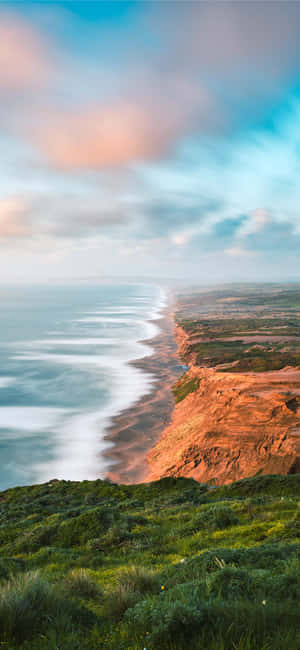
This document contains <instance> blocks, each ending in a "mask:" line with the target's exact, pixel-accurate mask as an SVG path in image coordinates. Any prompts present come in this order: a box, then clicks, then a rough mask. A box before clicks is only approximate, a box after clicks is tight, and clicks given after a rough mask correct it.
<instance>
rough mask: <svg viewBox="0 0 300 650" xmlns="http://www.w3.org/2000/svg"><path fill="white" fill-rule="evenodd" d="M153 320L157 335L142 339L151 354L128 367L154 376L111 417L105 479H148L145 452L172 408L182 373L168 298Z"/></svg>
mask: <svg viewBox="0 0 300 650" xmlns="http://www.w3.org/2000/svg"><path fill="white" fill-rule="evenodd" d="M148 322H152V321H148ZM153 323H155V325H157V326H158V328H159V332H158V334H157V335H156V336H154V337H153V338H152V339H147V340H144V341H141V342H142V343H146V344H147V345H150V346H151V347H152V348H153V353H152V354H151V355H149V356H147V357H143V358H142V359H136V360H133V361H131V362H130V365H131V366H134V367H135V368H139V369H141V370H143V371H145V372H147V373H149V374H151V375H153V377H154V378H155V381H154V383H153V386H152V388H151V391H150V392H149V393H147V394H146V395H144V396H142V397H141V398H140V399H139V400H138V401H137V402H136V403H135V404H134V405H133V406H131V407H129V408H128V409H125V410H124V411H122V413H120V414H119V415H117V416H116V417H114V418H113V421H112V424H111V425H110V427H109V429H108V430H107V432H106V435H105V440H106V441H109V442H112V443H113V446H112V447H111V448H110V449H108V450H107V451H106V452H105V454H104V455H105V457H106V459H107V460H109V461H111V464H110V467H109V469H108V471H107V473H106V476H105V478H108V479H110V480H111V481H113V482H114V483H123V484H130V483H141V482H143V481H145V480H147V475H148V474H149V471H150V468H149V466H148V463H147V455H148V453H149V451H151V449H152V448H153V447H154V446H155V444H156V443H157V442H158V440H159V438H160V436H161V434H162V433H163V431H164V429H165V428H166V427H167V426H168V424H169V423H170V420H171V417H172V413H173V409H174V397H173V392H172V386H173V384H174V383H175V381H176V380H177V379H179V377H181V375H182V374H183V372H184V366H183V364H182V361H181V359H180V358H179V352H178V346H177V342H176V339H175V335H174V330H175V323H174V320H173V312H172V306H171V305H170V301H169V304H167V305H166V306H165V307H164V308H163V310H162V315H161V317H159V318H157V319H155V320H154V321H153Z"/></svg>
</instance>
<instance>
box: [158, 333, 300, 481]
mask: <svg viewBox="0 0 300 650" xmlns="http://www.w3.org/2000/svg"><path fill="white" fill-rule="evenodd" d="M177 334H178V340H179V345H180V350H181V353H184V347H185V345H186V344H187V340H186V334H185V333H184V335H185V336H182V331H180V328H178V329H177ZM189 378H190V379H194V378H199V379H200V380H201V381H200V384H199V388H198V389H197V390H196V391H195V392H193V393H191V394H189V395H188V396H187V397H186V398H185V399H184V400H183V401H181V402H180V403H179V404H177V406H176V407H175V410H174V413H173V418H172V421H171V423H170V425H169V426H168V427H167V428H166V429H165V431H164V433H163V435H162V437H161V439H160V440H159V442H158V443H157V444H156V446H155V447H154V448H153V449H152V450H151V452H150V453H149V454H148V463H149V476H148V479H149V480H155V479H158V478H161V477H165V476H186V477H193V478H194V479H196V480H197V481H201V482H207V481H209V480H212V481H215V483H217V484H224V483H229V482H231V481H235V480H238V479H241V478H245V477H248V476H253V475H254V474H256V473H257V472H261V473H263V474H275V473H276V474H289V473H296V472H297V471H299V469H300V369H298V368H286V369H283V370H279V371H273V372H264V373H257V374H255V373H246V374H237V373H230V372H216V370H215V369H213V368H199V367H195V366H192V367H191V368H190V370H189Z"/></svg>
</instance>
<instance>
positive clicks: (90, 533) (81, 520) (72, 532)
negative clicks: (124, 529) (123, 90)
mask: <svg viewBox="0 0 300 650" xmlns="http://www.w3.org/2000/svg"><path fill="white" fill-rule="evenodd" d="M119 518H120V514H119V512H118V510H116V509H113V508H105V507H101V508H94V509H92V510H88V511H87V512H83V513H82V514H80V515H78V516H76V517H74V518H72V519H68V520H67V521H64V522H63V523H62V524H61V526H60V527H59V529H58V531H57V536H56V541H57V543H58V544H61V545H62V546H65V547H69V546H76V545H81V544H85V543H86V542H87V541H88V540H89V539H93V538H95V537H99V536H101V535H103V534H104V533H105V532H106V531H107V530H108V528H109V527H110V526H111V525H112V523H114V522H115V521H117V520H118V519H119Z"/></svg>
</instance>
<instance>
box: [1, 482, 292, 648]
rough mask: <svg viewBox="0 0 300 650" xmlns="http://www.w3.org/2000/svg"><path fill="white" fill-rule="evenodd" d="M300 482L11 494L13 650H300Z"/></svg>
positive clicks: (9, 640)
mask: <svg viewBox="0 0 300 650" xmlns="http://www.w3.org/2000/svg"><path fill="white" fill-rule="evenodd" d="M299 494H300V477H299V475H291V476H256V477H253V478H251V479H245V480H242V481H238V482H236V483H233V484H232V485H228V486H223V487H220V488H216V489H212V488H210V487H209V486H203V485H200V484H198V483H196V481H193V480H192V479H175V478H168V479H162V480H160V481H157V482H155V483H150V484H142V485H133V486H123V485H113V484H111V483H109V482H107V481H100V480H98V481H83V482H77V483H76V482H67V481H51V482H49V483H47V484H45V485H37V486H30V487H24V488H14V489H12V490H7V491H6V492H2V493H1V494H0V514H1V520H0V641H1V646H3V647H4V648H7V649H8V650H14V649H15V648H16V649H18V648H21V649H23V650H52V649H54V648H59V649H63V650H77V649H78V650H79V649H80V650H102V649H107V650H127V649H128V648H130V650H140V649H141V648H147V650H157V649H158V648H159V649H160V650H169V649H170V650H180V649H181V648H186V647H188V648H189V649H190V648H191V649H193V648H195V650H196V649H198V648H199V649H200V648H201V649H203V648H205V650H206V649H207V650H213V649H216V650H222V649H223V650H233V649H235V648H238V649H239V650H250V649H251V650H255V649H257V650H271V649H272V650H273V649H274V648H275V650H276V649H278V650H279V649H282V648H286V649H287V650H296V649H298V648H299V646H300V643H299V633H300V630H299V622H298V620H299V607H298V602H299V597H300V571H299V568H300V562H299V550H300V540H299V512H300V511H299V507H298V504H299Z"/></svg>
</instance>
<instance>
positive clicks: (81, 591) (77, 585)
mask: <svg viewBox="0 0 300 650" xmlns="http://www.w3.org/2000/svg"><path fill="white" fill-rule="evenodd" d="M65 587H66V589H67V591H68V592H69V593H70V594H72V595H74V596H78V597H79V598H88V599H89V598H93V599H96V598H97V599H99V600H100V599H101V598H102V596H103V592H102V589H101V588H100V586H99V585H98V583H97V582H96V580H95V578H94V577H93V575H91V573H90V572H88V571H87V570H86V569H73V571H70V573H69V575H68V576H67V578H66V581H65Z"/></svg>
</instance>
